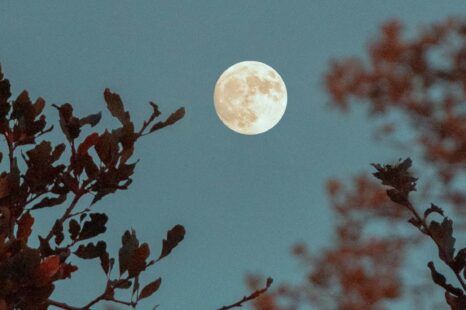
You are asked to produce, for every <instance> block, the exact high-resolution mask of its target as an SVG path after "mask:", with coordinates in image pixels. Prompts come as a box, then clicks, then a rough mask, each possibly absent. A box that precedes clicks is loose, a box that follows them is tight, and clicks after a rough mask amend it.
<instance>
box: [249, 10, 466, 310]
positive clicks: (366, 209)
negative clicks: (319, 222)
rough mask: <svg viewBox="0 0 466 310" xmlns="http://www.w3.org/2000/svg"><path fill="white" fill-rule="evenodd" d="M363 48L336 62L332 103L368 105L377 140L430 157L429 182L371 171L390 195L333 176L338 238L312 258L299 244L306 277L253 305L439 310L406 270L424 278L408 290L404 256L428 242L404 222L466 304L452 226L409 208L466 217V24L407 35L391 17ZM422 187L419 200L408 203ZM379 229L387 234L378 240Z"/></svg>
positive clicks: (437, 278) (452, 298) (365, 182)
mask: <svg viewBox="0 0 466 310" xmlns="http://www.w3.org/2000/svg"><path fill="white" fill-rule="evenodd" d="M367 51H368V58H367V59H361V58H356V57H353V58H349V59H343V60H336V61H332V62H331V64H330V68H329V70H328V72H327V73H326V75H325V78H324V79H325V86H326V89H327V91H328V92H329V94H330V96H331V99H332V100H331V105H332V106H333V107H336V108H338V109H339V110H341V111H344V112H346V111H348V110H349V108H350V106H351V105H352V104H356V103H366V104H367V105H368V106H369V112H370V113H369V117H371V118H373V119H374V120H376V121H377V123H378V124H380V127H379V129H378V130H377V132H376V135H375V137H376V138H377V139H378V140H382V141H385V142H388V143H389V144H390V145H392V146H394V147H395V148H397V149H398V150H399V151H400V152H403V153H408V154H413V155H418V156H416V157H417V158H419V160H421V159H422V160H424V167H425V169H423V170H422V177H423V179H424V180H426V181H425V182H423V184H421V185H422V186H421V187H419V186H417V184H416V181H417V180H416V179H415V178H414V177H413V176H412V173H411V172H410V171H409V168H410V166H411V161H410V160H404V161H401V162H399V163H397V164H395V165H388V166H387V165H385V166H382V165H375V168H376V170H377V172H376V173H375V176H376V177H377V178H379V179H380V180H381V181H382V184H383V185H384V186H385V187H387V186H388V187H389V189H388V191H387V192H386V190H385V188H384V186H380V185H379V184H377V183H375V182H374V180H373V178H372V177H371V176H369V175H367V174H364V175H359V176H357V177H355V178H354V179H353V182H352V184H351V185H346V186H345V185H344V183H343V182H342V181H339V180H330V181H329V182H328V183H327V192H328V195H329V198H330V202H331V210H332V212H333V213H334V214H335V216H336V219H337V221H336V226H335V229H334V231H335V233H334V235H335V242H333V243H332V246H331V247H329V248H327V249H324V250H323V251H320V252H316V253H310V252H309V251H308V250H307V247H306V246H305V245H304V244H298V245H295V246H294V247H293V254H294V255H295V256H296V257H297V258H298V259H299V260H300V262H301V263H302V266H304V267H303V268H304V270H303V273H305V278H304V281H303V282H302V283H298V284H291V283H283V284H281V285H279V286H278V287H277V288H276V289H274V290H272V291H270V292H268V293H267V294H265V295H263V297H262V298H259V299H257V300H256V301H255V302H254V307H255V309H271V310H274V309H275V310H277V309H280V310H285V309H287V310H288V309H298V308H300V307H301V306H303V305H312V306H313V307H317V309H340V310H358V309H369V310H370V309H386V308H387V306H388V305H389V304H387V302H388V301H397V300H401V299H412V302H413V307H416V308H422V303H423V302H424V301H427V303H429V304H430V305H433V304H434V301H433V300H432V296H430V295H433V294H431V287H432V286H431V285H430V284H429V283H427V282H425V281H426V280H424V279H423V278H422V276H419V274H418V273H412V274H410V275H409V277H410V278H412V279H418V281H417V283H416V284H413V283H410V284H409V285H408V284H407V283H405V280H404V279H403V277H402V276H401V275H402V273H405V272H408V273H410V272H411V271H410V270H414V269H415V268H411V267H413V266H409V265H408V264H409V262H407V261H406V259H405V258H406V256H407V255H408V253H409V254H410V255H412V256H415V257H416V259H417V260H425V253H422V252H421V246H422V244H423V242H422V241H423V240H426V239H425V238H420V237H422V236H419V234H417V233H416V231H414V230H407V229H405V226H406V225H405V221H406V220H407V219H410V220H409V221H410V223H411V224H413V225H415V226H416V227H417V228H418V229H419V230H420V231H421V232H422V234H424V235H427V236H428V237H429V238H430V239H431V240H432V241H433V242H434V244H435V245H436V247H437V248H438V250H439V257H440V260H441V261H442V262H443V263H444V264H446V266H447V267H448V268H449V269H450V270H451V271H452V274H453V275H455V277H456V281H457V282H458V285H457V286H455V285H453V284H450V282H449V280H448V279H450V278H449V277H445V276H444V275H442V274H441V273H440V271H438V270H437V268H436V267H435V266H434V264H433V263H429V264H428V267H429V269H428V270H430V273H431V275H432V277H433V280H434V282H435V283H436V284H437V285H440V286H441V287H442V288H443V290H444V291H445V296H446V301H447V303H448V304H449V305H450V307H451V308H452V309H465V308H466V306H465V304H464V297H463V296H464V292H465V290H464V284H463V282H464V276H465V275H464V272H463V271H464V256H465V254H464V253H465V251H466V250H464V249H461V250H459V251H457V250H455V249H454V244H455V238H454V237H453V222H452V220H451V219H449V218H447V217H445V216H444V214H445V212H444V210H443V208H440V207H438V206H436V205H433V204H432V205H431V206H430V207H429V208H427V209H426V210H425V213H424V214H423V215H419V214H418V213H417V211H416V210H415V209H414V207H413V205H414V204H415V203H414V201H417V200H422V201H429V200H430V201H441V202H442V205H443V206H444V207H446V209H448V210H450V211H451V212H452V213H454V214H455V215H456V216H457V218H456V219H455V224H456V227H458V226H461V222H462V221H463V220H464V215H465V214H466V213H465V212H464V210H465V209H464V205H465V203H466V196H465V193H464V189H462V188H461V184H462V183H461V182H462V180H463V178H464V176H465V167H466V157H465V156H466V155H465V154H466V127H465V126H466V114H465V109H464V103H465V102H466V21H465V20H461V19H448V20H445V21H442V22H438V23H434V24H432V25H429V26H426V27H424V28H422V29H421V30H420V31H419V32H418V33H417V34H413V35H412V36H411V37H409V38H407V36H405V35H403V26H402V24H401V23H400V22H399V21H396V20H392V21H389V22H387V23H385V24H384V25H383V26H382V27H381V31H380V34H379V35H377V37H376V39H375V40H373V41H372V42H371V44H370V45H369V46H368V48H367ZM416 186H417V187H419V188H418V189H417V195H416V196H413V197H411V196H410V195H409V194H410V193H412V192H413V191H414V189H416ZM387 194H388V195H387ZM431 217H440V218H441V220H440V221H436V220H430V218H431ZM374 226H376V227H377V231H379V232H381V233H379V234H374V233H373V230H372V231H371V228H373V227H374ZM462 272H463V273H462ZM404 278H406V277H404ZM258 279H260V277H259V278H257V277H256V276H251V277H249V279H248V284H249V286H250V287H251V288H254V287H256V285H257V280H258ZM437 308H438V307H436V306H433V308H432V309H437Z"/></svg>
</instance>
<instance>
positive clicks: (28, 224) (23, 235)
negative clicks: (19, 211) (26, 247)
mask: <svg viewBox="0 0 466 310" xmlns="http://www.w3.org/2000/svg"><path fill="white" fill-rule="evenodd" d="M33 224H34V218H33V217H32V215H31V214H30V213H29V212H26V213H24V215H23V216H22V217H21V218H20V220H19V223H18V231H17V233H16V238H18V239H19V240H23V241H25V242H27V241H28V238H29V236H30V235H31V232H32V225H33Z"/></svg>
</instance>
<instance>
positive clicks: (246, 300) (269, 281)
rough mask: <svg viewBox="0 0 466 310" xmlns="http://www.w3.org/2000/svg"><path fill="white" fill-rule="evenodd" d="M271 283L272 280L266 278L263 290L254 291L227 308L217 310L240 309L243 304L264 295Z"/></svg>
mask: <svg viewBox="0 0 466 310" xmlns="http://www.w3.org/2000/svg"><path fill="white" fill-rule="evenodd" d="M272 282H273V279H272V278H267V282H266V284H265V287H264V288H261V289H259V290H256V291H254V292H253V293H252V294H251V295H249V296H244V297H243V298H242V299H241V300H240V301H237V302H235V303H233V304H231V305H229V306H223V307H221V308H218V309H217V310H228V309H233V308H237V307H242V306H243V303H245V302H248V301H251V300H253V299H256V298H257V297H259V296H260V295H262V294H264V293H265V292H266V291H267V290H268V289H269V287H270V285H272Z"/></svg>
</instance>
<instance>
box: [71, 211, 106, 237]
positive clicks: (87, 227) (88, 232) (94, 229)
mask: <svg viewBox="0 0 466 310" xmlns="http://www.w3.org/2000/svg"><path fill="white" fill-rule="evenodd" d="M90 217H91V219H90V220H89V221H86V222H84V224H83V227H82V229H81V232H80V233H79V237H78V240H85V239H89V238H93V237H95V236H97V235H100V234H103V233H104V232H105V231H106V230H107V228H106V227H105V224H106V223H107V220H108V217H107V215H106V214H105V213H91V214H90Z"/></svg>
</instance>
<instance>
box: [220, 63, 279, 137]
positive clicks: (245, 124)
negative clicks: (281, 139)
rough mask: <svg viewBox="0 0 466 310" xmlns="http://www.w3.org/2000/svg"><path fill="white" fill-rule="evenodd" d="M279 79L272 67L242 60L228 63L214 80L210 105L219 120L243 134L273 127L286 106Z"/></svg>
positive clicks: (261, 131) (260, 131)
mask: <svg viewBox="0 0 466 310" xmlns="http://www.w3.org/2000/svg"><path fill="white" fill-rule="evenodd" d="M286 104H287V92H286V86H285V83H284V82H283V79H282V78H281V76H280V75H279V74H278V72H277V71H275V70H274V69H273V68H272V67H270V66H268V65H266V64H264V63H262V62H258V61H243V62H239V63H237V64H234V65H233V66H231V67H229V68H228V69H226V70H225V72H223V73H222V75H221V76H220V77H219V79H218V80H217V83H216V84H215V91H214V105H215V111H216V112H217V115H218V117H219V118H220V120H221V121H222V122H223V124H225V126H227V127H228V128H230V129H231V130H233V131H235V132H237V133H240V134H243V135H257V134H261V133H264V132H266V131H268V130H270V129H271V128H273V127H274V126H275V125H276V124H277V123H278V122H279V121H280V119H281V118H282V116H283V114H284V113H285V110H286Z"/></svg>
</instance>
